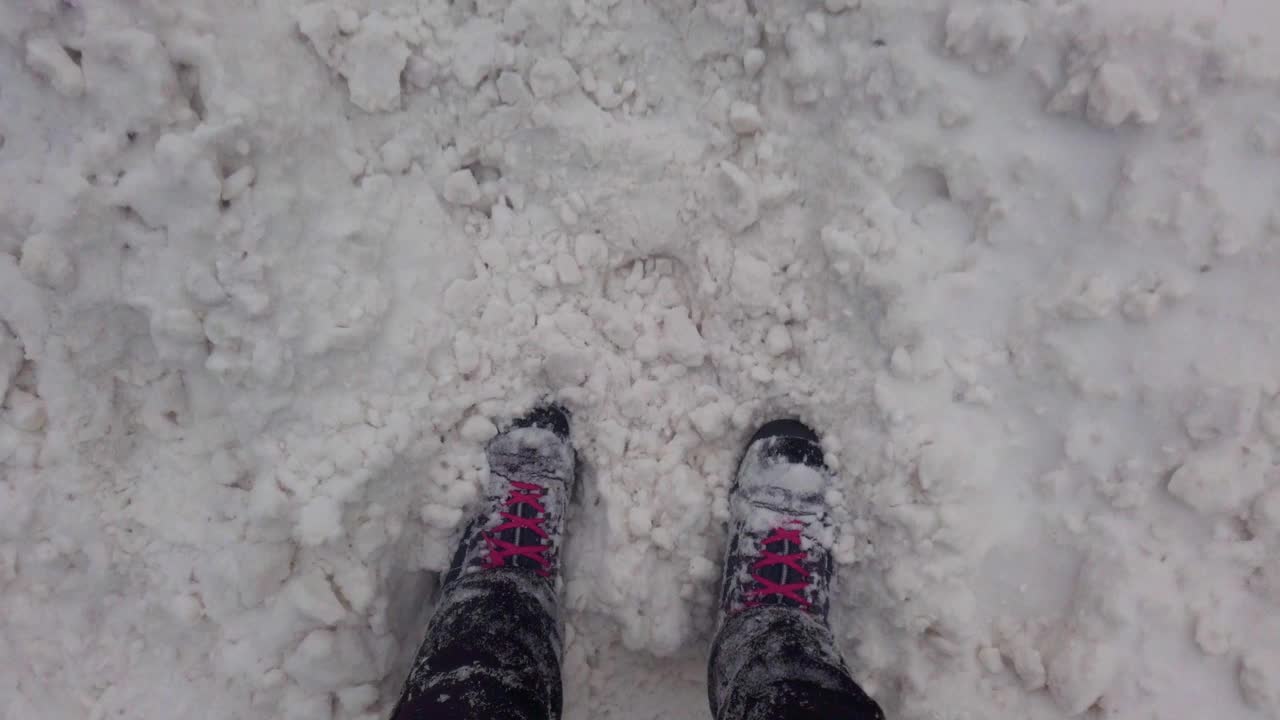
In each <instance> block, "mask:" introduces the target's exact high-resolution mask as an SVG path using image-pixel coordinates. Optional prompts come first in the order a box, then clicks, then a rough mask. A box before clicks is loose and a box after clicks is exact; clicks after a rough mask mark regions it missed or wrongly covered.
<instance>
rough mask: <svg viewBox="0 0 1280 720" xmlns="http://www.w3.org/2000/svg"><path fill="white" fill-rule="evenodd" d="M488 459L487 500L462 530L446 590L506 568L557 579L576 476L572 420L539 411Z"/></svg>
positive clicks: (495, 443)
mask: <svg viewBox="0 0 1280 720" xmlns="http://www.w3.org/2000/svg"><path fill="white" fill-rule="evenodd" d="M486 454H487V455H488V458H489V479H488V481H487V482H486V484H485V499H484V501H483V503H482V504H481V508H480V512H479V514H478V515H477V516H476V517H475V518H473V519H472V520H471V522H470V523H468V525H467V528H466V530H465V531H463V534H462V541H461V543H460V544H459V546H458V551H457V553H456V554H455V555H454V559H453V563H452V566H451V567H450V569H449V573H448V575H447V576H446V578H445V585H448V584H449V583H451V582H453V580H454V579H456V578H457V577H459V576H460V575H463V574H467V573H472V572H485V571H488V570H497V569H500V568H517V569H520V570H525V571H528V572H530V573H533V574H535V575H538V576H541V577H544V578H549V579H551V578H554V577H555V576H556V575H557V573H558V571H559V560H560V541H561V534H562V532H563V529H564V516H565V511H566V509H567V508H568V505H569V496H570V495H571V494H572V492H573V483H574V476H575V462H576V455H575V453H574V451H573V446H572V445H570V444H569V415H568V413H567V412H565V410H564V408H561V407H560V406H558V405H544V406H541V407H538V408H535V409H534V410H532V411H530V412H529V413H528V414H527V415H525V416H524V417H521V418H519V419H517V420H516V421H514V422H513V423H512V424H511V427H510V428H509V429H507V430H505V431H503V432H501V433H499V434H498V435H497V436H495V437H494V438H493V439H492V440H490V441H489V446H488V448H487V449H486Z"/></svg>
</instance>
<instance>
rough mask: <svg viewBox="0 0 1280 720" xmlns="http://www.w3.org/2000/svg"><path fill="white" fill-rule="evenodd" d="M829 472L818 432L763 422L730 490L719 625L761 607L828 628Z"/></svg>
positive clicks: (792, 422)
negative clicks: (797, 614)
mask: <svg viewBox="0 0 1280 720" xmlns="http://www.w3.org/2000/svg"><path fill="white" fill-rule="evenodd" d="M830 485H831V472H830V471H829V470H828V469H827V467H826V465H825V463H824V462H823V459H822V446H821V445H820V444H819V441H818V436H817V434H816V433H815V432H814V431H813V430H811V429H810V428H809V427H807V426H806V425H804V424H802V423H800V422H799V421H797V420H774V421H773V422H770V423H767V424H765V425H764V426H763V427H761V428H760V429H759V430H758V431H757V432H756V434H755V435H754V436H753V437H752V438H751V441H750V442H749V443H748V444H747V450H746V453H745V454H744V455H743V457H742V461H741V463H740V464H739V466H738V474H737V478H736V479H735V481H734V485H733V489H732V490H731V491H730V495H729V502H730V513H731V517H732V524H731V527H730V532H731V536H730V540H729V550H728V553H727V556H726V559H725V565H724V581H723V586H722V591H721V600H720V609H721V621H722V622H723V620H724V619H725V618H726V617H731V616H733V615H736V614H738V613H740V612H742V611H743V610H747V609H750V608H754V607H760V606H764V605H774V606H784V607H793V608H796V609H799V610H802V611H804V612H806V613H809V614H811V615H812V616H814V617H816V618H818V619H819V620H821V621H823V622H825V621H826V618H827V609H828V606H829V602H828V597H827V596H828V593H829V590H830V587H831V575H832V563H831V550H830V547H831V543H832V542H833V540H834V528H833V527H832V525H831V523H830V520H829V518H828V509H827V500H826V493H827V490H828V488H829V487H830Z"/></svg>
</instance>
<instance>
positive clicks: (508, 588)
mask: <svg viewBox="0 0 1280 720" xmlns="http://www.w3.org/2000/svg"><path fill="white" fill-rule="evenodd" d="M557 616H558V608H557V604H556V597H555V592H554V590H553V589H552V587H551V584H550V582H549V581H547V580H545V579H543V578H540V577H538V576H537V575H535V574H533V573H532V572H529V571H526V570H520V569H514V568H509V569H501V570H486V571H484V572H479V573H473V574H470V575H463V576H461V577H459V578H457V579H455V580H453V581H452V582H450V583H449V584H448V585H447V586H446V588H445V592H444V594H443V596H442V598H441V601H440V606H439V607H438V608H437V609H436V612H435V615H434V616H432V618H431V622H430V623H429V624H428V626H427V637H426V640H424V641H423V643H422V648H421V649H419V650H418V656H417V658H416V659H415V660H414V663H413V670H412V671H410V673H409V679H408V681H407V682H406V683H405V689H404V693H403V694H402V695H401V696H400V701H399V703H397V705H396V709H395V711H394V712H392V714H391V718H392V720H494V719H495V718H502V719H503V720H556V719H557V718H559V717H560V709H561V702H562V692H563V691H562V687H561V684H560V683H561V681H560V624H559V619H558V617H557Z"/></svg>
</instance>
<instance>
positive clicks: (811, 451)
mask: <svg viewBox="0 0 1280 720" xmlns="http://www.w3.org/2000/svg"><path fill="white" fill-rule="evenodd" d="M832 481H833V476H832V473H831V472H830V471H829V470H828V468H827V467H826V465H825V463H824V462H823V460H822V447H821V446H820V445H819V444H818V436H817V434H816V433H814V432H813V430H811V429H809V428H808V427H807V426H805V425H803V424H802V423H800V422H798V421H796V420H775V421H773V422H770V423H768V424H766V425H765V426H764V427H762V428H760V430H759V431H757V432H756V434H755V435H754V436H753V437H752V438H751V442H750V443H748V444H747V451H746V453H745V454H744V455H743V458H742V462H741V463H740V464H739V466H738V475H737V478H736V479H735V481H734V485H733V489H732V491H731V492H730V496H729V501H730V503H731V505H730V514H731V521H732V525H731V527H730V532H731V536H730V540H729V550H728V552H727V553H726V558H725V567H724V585H723V590H722V592H721V599H720V627H719V630H718V631H717V632H716V639H715V642H714V643H712V646H711V663H710V665H709V666H708V668H707V696H708V699H709V700H710V702H711V713H712V715H714V716H715V717H716V718H717V719H718V720H883V719H884V714H883V713H881V712H880V707H879V706H878V705H876V703H875V701H874V700H872V699H871V698H869V697H867V694H866V693H865V692H863V691H862V688H860V687H858V684H857V683H856V682H854V680H853V677H852V676H851V675H850V674H849V668H848V667H847V666H846V665H845V663H844V660H843V659H842V658H841V656H840V650H839V649H838V648H837V647H836V641H835V635H834V634H833V633H832V632H831V627H830V625H828V624H827V609H828V607H829V595H830V593H831V582H832V573H833V567H832V561H831V549H830V548H831V545H832V543H833V542H834V541H835V528H834V527H833V525H832V523H831V521H830V518H829V512H828V507H827V500H826V495H827V491H828V489H829V487H830V486H831V484H832Z"/></svg>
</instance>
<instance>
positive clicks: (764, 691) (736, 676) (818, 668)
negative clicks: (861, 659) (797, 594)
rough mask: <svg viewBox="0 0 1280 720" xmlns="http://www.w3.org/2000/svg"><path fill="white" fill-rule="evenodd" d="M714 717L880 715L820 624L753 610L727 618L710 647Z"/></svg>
mask: <svg viewBox="0 0 1280 720" xmlns="http://www.w3.org/2000/svg"><path fill="white" fill-rule="evenodd" d="M709 684H710V688H711V693H712V697H711V707H712V710H713V712H715V713H716V717H717V719H718V720H881V718H883V717H884V715H883V714H882V713H881V712H880V707H879V706H878V705H876V703H875V701H874V700H872V699H871V698H869V697H867V694H866V693H864V692H863V691H862V688H860V687H858V684H857V683H855V682H854V681H853V678H852V677H850V675H849V671H848V670H847V669H846V668H845V665H844V661H843V660H841V658H840V652H839V651H838V650H837V649H836V647H835V638H834V637H833V636H832V634H831V630H830V629H828V628H827V626H826V623H823V622H819V621H818V620H817V619H816V618H814V617H813V616H811V615H809V614H807V613H804V612H800V611H797V610H794V609H787V608H771V607H759V608H755V609H752V610H747V611H745V612H743V613H741V614H739V615H737V616H735V617H733V618H731V619H729V620H728V621H727V622H726V623H725V625H724V627H723V628H722V629H721V630H720V634H719V636H718V637H717V638H716V642H715V645H714V647H713V648H712V651H711V678H710V681H709Z"/></svg>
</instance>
